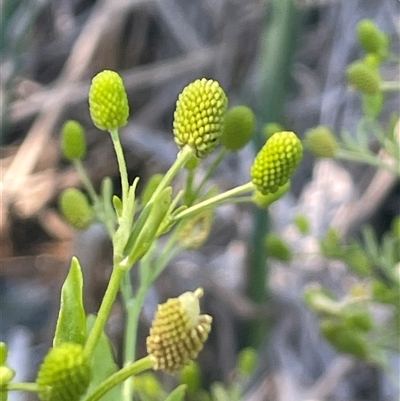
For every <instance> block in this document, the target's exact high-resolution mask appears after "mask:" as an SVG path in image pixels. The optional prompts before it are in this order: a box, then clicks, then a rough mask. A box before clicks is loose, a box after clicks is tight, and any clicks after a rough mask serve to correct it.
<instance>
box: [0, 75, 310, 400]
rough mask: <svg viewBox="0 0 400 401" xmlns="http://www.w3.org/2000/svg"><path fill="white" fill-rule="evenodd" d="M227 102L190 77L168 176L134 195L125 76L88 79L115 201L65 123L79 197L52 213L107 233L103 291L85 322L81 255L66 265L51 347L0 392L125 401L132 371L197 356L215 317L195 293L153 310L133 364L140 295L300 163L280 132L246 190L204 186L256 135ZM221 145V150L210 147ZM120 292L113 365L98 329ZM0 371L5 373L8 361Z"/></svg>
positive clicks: (67, 196) (277, 192)
mask: <svg viewBox="0 0 400 401" xmlns="http://www.w3.org/2000/svg"><path fill="white" fill-rule="evenodd" d="M227 105H228V100H227V96H226V94H225V92H224V90H223V89H222V88H221V86H220V85H219V83H218V82H217V81H215V80H212V79H206V78H202V79H198V80H196V81H194V82H192V83H190V84H189V85H188V86H187V87H185V88H184V89H183V91H182V93H181V94H180V95H179V98H178V100H177V103H176V110H175V113H174V123H173V132H174V138H175V142H176V144H177V145H178V148H179V152H178V154H177V157H176V160H175V162H174V163H173V164H172V166H171V167H170V168H169V170H168V171H167V172H166V173H165V174H162V175H161V174H157V175H155V176H153V177H152V178H151V179H150V180H149V182H148V184H147V186H146V187H145V189H144V191H143V193H142V195H141V196H137V194H136V188H137V183H138V180H139V178H135V179H134V180H133V182H130V181H129V179H128V172H127V167H126V162H125V157H124V152H123V149H122V146H121V142H120V137H119V128H121V127H123V126H125V125H126V124H127V122H128V118H129V105H128V96H127V93H126V91H125V87H124V83H123V80H122V78H121V76H120V75H119V74H118V73H117V72H115V71H109V70H106V71H102V72H100V73H99V74H97V75H96V76H95V77H94V78H93V80H92V84H91V87H90V91H89V110H90V115H91V117H92V120H93V123H94V125H95V126H96V127H97V128H99V129H100V130H103V131H108V132H109V133H110V135H111V139H112V142H113V146H114V149H115V153H116V158H117V162H118V167H119V173H120V179H121V196H118V195H116V194H113V188H112V183H111V179H110V178H105V179H104V181H103V183H102V186H101V193H100V194H98V193H96V191H95V189H94V186H93V185H92V183H91V181H90V179H89V178H88V175H87V173H86V171H85V169H84V166H83V163H82V160H83V158H84V156H85V154H86V141H85V133H84V129H83V127H82V126H81V125H80V124H79V123H78V122H76V121H68V122H67V123H66V124H65V125H64V126H63V128H62V150H63V154H64V156H65V157H66V158H67V159H68V160H69V161H71V162H72V163H73V164H74V166H75V168H76V170H77V172H78V174H79V175H80V178H81V181H82V184H83V189H84V192H85V193H84V192H83V191H81V190H79V189H77V188H70V189H67V190H66V191H64V192H63V193H62V194H61V195H60V199H59V206H60V212H61V214H62V215H63V217H64V219H65V220H66V221H67V222H69V223H70V224H71V225H72V226H73V227H75V228H76V229H86V228H87V227H88V226H89V225H90V224H91V223H92V222H93V221H98V222H101V223H102V224H103V225H104V227H105V228H106V230H107V233H108V235H109V237H110V240H111V242H112V249H113V268H112V271H111V275H110V278H109V282H108V286H107V289H106V291H105V294H104V297H103V299H102V302H101V305H100V308H99V310H98V313H97V315H96V316H87V315H86V312H85V310H84V294H83V279H84V278H83V275H82V271H81V267H80V264H79V261H78V259H77V258H75V257H74V258H73V259H72V262H71V266H70V270H69V273H68V276H67V278H66V280H65V282H64V285H63V288H62V291H61V306H60V311H59V316H58V320H57V327H56V331H55V335H54V340H53V347H52V349H51V350H50V351H49V352H48V354H47V355H46V357H45V358H44V361H43V362H42V364H41V366H40V368H39V371H38V375H37V380H36V382H35V383H13V382H11V379H12V374H8V376H7V377H8V379H7V380H4V381H3V382H2V386H1V394H2V396H4V397H6V394H7V392H8V391H11V390H27V391H34V392H37V394H38V396H39V398H40V399H41V401H67V400H68V401H98V400H102V401H111V400H124V401H132V399H133V396H134V393H135V386H134V381H133V377H134V376H135V375H138V374H139V373H142V372H144V371H148V370H164V371H166V372H170V373H174V372H179V371H180V370H182V369H183V368H185V367H186V366H188V365H190V363H191V361H193V360H194V359H195V358H197V355H198V354H199V352H201V350H202V348H203V345H204V342H205V341H206V340H207V338H208V335H209V333H210V331H211V329H212V317H211V316H209V315H207V314H201V313H200V302H199V301H200V298H201V296H202V295H203V290H202V289H201V288H199V289H196V290H195V291H193V292H191V291H188V292H186V293H184V294H182V295H179V296H177V297H176V298H172V299H169V300H167V302H166V303H164V304H161V305H159V306H158V310H157V312H156V314H155V317H154V321H153V324H152V327H151V329H150V333H149V336H148V337H147V353H148V355H147V356H145V357H143V358H141V359H137V358H136V355H135V349H136V338H137V328H138V319H139V314H140V311H141V309H142V306H143V303H144V299H145V296H146V293H147V291H148V290H149V288H150V287H151V286H152V284H153V283H154V282H155V280H156V279H157V277H158V276H159V275H160V273H161V272H162V271H163V270H164V268H165V267H166V266H167V264H168V263H169V262H170V261H171V259H172V258H173V257H174V256H175V255H176V254H177V253H178V252H179V251H180V250H181V249H183V248H197V247H199V246H201V244H202V243H203V242H204V241H205V239H206V238H207V236H208V234H209V232H210V230H211V225H212V219H213V210H214V208H215V207H217V206H219V205H222V204H224V203H237V202H254V203H256V204H260V201H259V199H258V198H260V199H262V198H264V197H271V196H272V198H269V201H268V202H264V206H265V205H267V204H269V203H271V202H272V201H274V200H276V199H278V198H279V197H280V196H282V195H283V194H284V193H285V192H286V190H287V189H288V186H289V180H290V178H291V175H292V174H293V172H294V170H295V168H296V167H297V165H298V164H299V162H300V160H301V158H302V145H301V142H300V140H299V138H298V137H297V136H296V135H295V134H294V133H293V132H287V131H282V132H277V133H275V134H274V135H272V136H271V137H270V138H269V139H268V141H267V142H266V144H265V146H264V147H263V148H262V149H261V151H260V152H259V154H258V155H257V156H256V158H255V160H254V163H253V166H252V168H251V171H250V172H249V176H250V180H249V182H248V183H246V184H243V185H241V186H238V187H236V188H233V189H230V190H228V191H226V192H222V193H219V191H218V189H216V188H211V189H208V188H207V187H206V184H207V182H208V180H209V178H210V176H211V175H212V173H213V172H214V171H215V169H216V168H217V167H218V165H219V163H220V162H221V161H222V159H223V158H224V156H226V154H227V153H228V152H229V151H237V150H239V149H240V148H241V147H243V146H245V145H246V143H247V142H248V141H249V139H250V137H251V135H252V133H253V130H254V125H255V124H254V115H253V113H252V111H251V110H250V109H249V108H247V107H245V106H240V107H236V108H232V109H231V110H229V112H228V113H227ZM225 120H226V121H225ZM225 122H227V123H225ZM221 138H222V145H223V146H220V147H218V146H219V143H220V139H221ZM212 152H217V155H216V156H215V159H214V161H213V162H212V163H211V165H210V167H209V168H208V170H207V172H206V174H205V175H204V178H203V179H202V180H200V181H198V180H195V179H194V178H195V175H196V172H197V168H198V166H199V164H200V162H201V159H203V158H205V157H207V156H209V155H210V154H211V153H212ZM178 173H181V174H186V185H185V187H184V189H183V190H180V191H178V192H175V191H174V190H173V187H172V186H171V183H172V182H173V180H174V178H175V177H176V175H177V174H178ZM257 199H258V201H257ZM161 235H167V239H166V241H162V243H161V242H159V241H158V238H159V237H160V236H161ZM132 268H135V269H138V274H137V275H134V276H135V277H138V282H137V283H133V282H132V277H133V275H131V274H130V271H131V269H132ZM134 288H135V289H136V290H134ZM119 293H120V294H121V299H122V302H123V306H124V308H125V312H126V314H125V315H126V322H125V333H124V344H123V349H122V355H123V362H122V366H120V367H119V366H117V364H116V361H115V359H114V356H113V353H112V350H111V347H110V344H109V341H108V339H107V337H106V335H105V333H104V329H105V326H106V323H107V320H108V318H109V315H110V312H111V308H112V306H113V304H114V302H115V301H116V298H117V295H118V294H119ZM4 363H5V362H4V361H3V365H4ZM2 369H3V371H4V372H5V371H6V370H7V369H8V370H7V372H12V371H10V370H9V368H8V367H6V365H5V366H4V367H2ZM141 377H142V376H138V391H144V390H143V387H141V385H142V386H143V385H144V384H143V383H150V382H152V383H153V384H154V380H152V379H151V376H143V380H142V381H141V379H140V378H141ZM144 377H147V379H146V380H147V382H146V381H144ZM149 378H150V379H149ZM149 380H150V381H149ZM153 387H154V386H153ZM156 387H157V386H156ZM184 388H185V386H184V385H182V386H179V387H178V388H177V389H175V390H174V391H173V392H172V393H171V394H170V396H169V397H170V398H168V399H171V400H180V399H182V397H183V395H184ZM157 391H159V389H158V390H157ZM4 397H3V398H4Z"/></svg>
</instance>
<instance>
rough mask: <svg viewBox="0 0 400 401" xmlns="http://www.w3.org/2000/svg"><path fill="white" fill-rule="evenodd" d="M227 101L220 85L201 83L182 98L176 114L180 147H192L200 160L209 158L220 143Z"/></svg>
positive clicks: (208, 81) (177, 140)
mask: <svg viewBox="0 0 400 401" xmlns="http://www.w3.org/2000/svg"><path fill="white" fill-rule="evenodd" d="M227 103H228V100H227V97H226V95H225V92H224V91H223V89H222V88H221V87H220V86H219V83H218V82H217V81H214V80H212V79H209V80H207V79H206V78H203V79H198V80H196V81H194V82H193V83H191V84H189V85H188V86H186V88H184V89H183V91H182V93H181V94H180V95H179V97H178V101H177V102H176V109H175V113H174V135H175V142H176V144H177V145H178V146H179V147H180V148H182V147H184V146H185V145H189V146H190V147H192V148H193V149H194V150H195V153H196V156H197V157H200V158H202V157H206V156H207V155H208V154H209V153H211V152H212V151H213V150H214V149H215V147H216V146H217V145H218V143H219V139H220V136H221V135H222V130H223V126H224V115H225V111H226V107H227Z"/></svg>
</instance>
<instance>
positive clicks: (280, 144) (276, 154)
mask: <svg viewBox="0 0 400 401" xmlns="http://www.w3.org/2000/svg"><path fill="white" fill-rule="evenodd" d="M302 156H303V146H302V144H301V142H300V139H299V138H298V137H297V136H296V134H295V133H294V132H290V131H282V132H277V133H275V134H273V135H272V136H271V138H269V139H268V141H267V142H266V143H265V145H264V146H263V147H262V149H261V150H260V151H259V152H258V154H257V156H256V158H255V159H254V162H253V166H252V167H251V179H252V182H253V184H254V185H255V187H256V189H257V190H258V191H260V192H261V193H262V194H263V195H267V194H269V193H274V192H276V191H277V190H278V189H279V187H281V186H283V185H284V184H286V182H287V181H288V180H289V179H290V177H291V175H292V174H293V172H294V170H295V169H296V167H297V166H298V164H299V163H300V160H301V158H302Z"/></svg>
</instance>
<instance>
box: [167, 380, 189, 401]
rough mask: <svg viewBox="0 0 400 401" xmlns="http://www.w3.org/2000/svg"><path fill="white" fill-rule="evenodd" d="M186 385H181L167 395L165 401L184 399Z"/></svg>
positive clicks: (180, 400)
mask: <svg viewBox="0 0 400 401" xmlns="http://www.w3.org/2000/svg"><path fill="white" fill-rule="evenodd" d="M185 392H186V384H181V385H180V386H178V387H177V388H176V389H175V390H174V391H173V392H172V393H170V394H169V395H168V397H167V398H166V399H165V401H182V400H183V399H184V397H185Z"/></svg>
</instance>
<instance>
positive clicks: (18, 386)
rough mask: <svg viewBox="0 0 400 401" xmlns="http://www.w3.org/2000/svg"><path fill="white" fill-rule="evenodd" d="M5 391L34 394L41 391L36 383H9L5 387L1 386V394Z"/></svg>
mask: <svg viewBox="0 0 400 401" xmlns="http://www.w3.org/2000/svg"><path fill="white" fill-rule="evenodd" d="M3 391H30V392H32V393H37V392H38V391H39V386H38V385H37V384H36V383H24V382H20V383H9V384H7V386H5V387H1V386H0V392H3Z"/></svg>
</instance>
